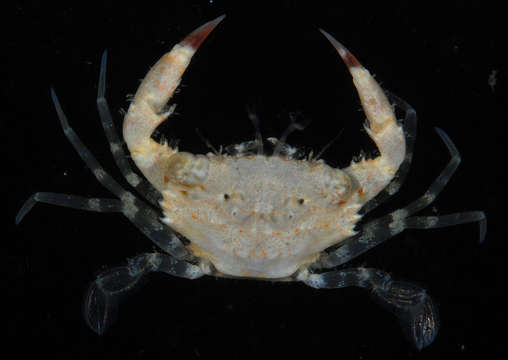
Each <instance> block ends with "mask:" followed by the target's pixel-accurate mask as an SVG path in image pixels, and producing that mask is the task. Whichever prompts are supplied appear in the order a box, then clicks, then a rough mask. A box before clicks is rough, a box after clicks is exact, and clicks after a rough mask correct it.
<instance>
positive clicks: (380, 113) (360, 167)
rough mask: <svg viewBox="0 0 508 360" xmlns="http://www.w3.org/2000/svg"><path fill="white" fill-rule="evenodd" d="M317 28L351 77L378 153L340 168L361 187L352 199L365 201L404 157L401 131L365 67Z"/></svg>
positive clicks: (396, 168) (333, 39)
mask: <svg viewBox="0 0 508 360" xmlns="http://www.w3.org/2000/svg"><path fill="white" fill-rule="evenodd" d="M320 31H321V33H323V35H324V36H325V37H326V38H327V39H328V40H329V41H330V43H331V44H332V45H333V46H334V48H335V49H336V50H337V52H338V53H339V55H340V56H341V58H342V60H344V62H345V64H346V65H347V67H348V69H349V72H350V73H351V76H352V77H353V82H354V84H355V87H356V89H357V91H358V95H359V96H360V101H361V103H362V107H363V111H364V112H365V115H366V116H367V120H368V126H365V130H366V131H367V133H368V134H369V136H370V138H371V139H372V140H373V141H374V142H375V143H376V146H377V148H378V150H379V152H380V154H381V155H380V156H378V157H377V158H375V159H370V160H362V161H360V162H356V163H351V165H350V166H349V167H347V168H346V169H344V170H345V171H346V172H347V173H349V174H350V175H351V176H353V178H354V179H356V181H357V182H358V185H359V190H360V189H361V190H360V191H358V193H357V194H356V195H355V196H354V197H355V199H352V200H353V201H356V202H358V203H366V202H367V201H369V200H370V199H372V198H374V197H375V196H376V195H377V194H378V193H379V192H380V191H381V190H382V189H383V188H385V187H386V186H387V185H388V184H389V183H390V182H391V180H392V179H393V177H394V176H395V174H396V172H397V170H398V169H399V166H400V164H401V163H402V162H403V161H404V157H405V151H406V144H405V139H404V131H403V129H402V127H401V126H400V125H398V124H397V121H396V118H395V114H394V112H393V109H392V107H391V105H390V103H389V102H388V99H387V98H386V96H385V94H384V93H383V90H382V89H381V87H380V86H379V84H378V83H377V82H376V80H374V78H373V77H372V76H371V75H370V73H369V71H368V70H367V69H365V68H364V67H363V66H362V65H361V64H360V62H359V61H358V60H357V59H356V58H355V57H354V56H353V55H352V54H351V53H350V52H349V51H348V50H347V49H346V48H345V47H344V46H343V45H342V44H341V43H339V42H338V41H337V40H336V39H335V38H333V36H331V35H330V34H328V33H327V32H326V31H324V30H320Z"/></svg>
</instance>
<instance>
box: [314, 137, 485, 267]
mask: <svg viewBox="0 0 508 360" xmlns="http://www.w3.org/2000/svg"><path fill="white" fill-rule="evenodd" d="M436 131H437V133H438V135H439V136H440V137H441V139H442V140H443V142H444V143H445V144H446V146H447V148H448V151H449V152H450V155H451V159H450V161H449V162H448V164H447V165H446V167H445V168H444V169H443V171H442V172H441V174H440V175H439V176H438V177H437V178H436V180H434V182H433V183H432V185H431V186H430V187H429V189H428V190H427V191H426V192H425V193H424V194H423V195H422V196H421V197H419V198H418V199H416V200H415V201H413V202H412V203H410V204H409V205H407V206H405V207H403V208H402V209H399V210H395V211H393V212H392V213H390V214H388V215H385V216H383V217H381V218H378V219H375V220H372V221H370V222H368V223H366V224H364V225H362V227H361V232H360V233H359V234H358V235H355V236H353V237H351V238H349V239H347V240H345V241H344V242H343V243H342V245H341V246H340V247H339V248H338V249H336V250H335V251H333V252H331V253H330V254H327V255H324V256H323V257H322V258H321V259H320V260H319V261H320V265H321V266H323V267H326V268H331V267H335V266H338V265H341V264H344V263H346V262H348V261H350V260H351V259H353V258H355V257H357V256H359V255H361V254H363V253H364V252H366V251H368V250H370V249H372V248H373V247H375V246H377V245H379V244H381V243H382V242H384V241H385V240H387V239H389V238H391V237H393V236H395V235H396V234H398V233H400V232H402V231H404V230H405V229H411V228H415V229H424V228H426V229H430V228H438V227H444V226H453V225H458V224H463V223H469V222H478V223H479V225H480V242H483V240H484V239H485V235H486V232H487V219H486V216H485V214H484V213H483V212H482V211H473V212H464V213H456V214H450V215H445V216H429V217H410V216H411V215H413V214H414V213H416V212H417V211H420V210H421V209H423V208H425V207H427V206H428V205H430V204H431V203H432V202H433V201H434V200H435V199H436V197H437V196H438V195H439V193H440V192H441V191H442V190H443V188H444V187H445V185H446V184H447V183H448V181H449V180H450V178H451V177H452V175H453V173H454V172H455V170H456V169H457V167H458V165H459V163H460V154H459V152H458V150H457V148H456V147H455V145H454V144H453V142H452V141H451V139H450V138H449V137H448V135H446V133H445V132H444V131H443V130H441V129H437V128H436Z"/></svg>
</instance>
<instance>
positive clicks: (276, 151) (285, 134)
mask: <svg viewBox="0 0 508 360" xmlns="http://www.w3.org/2000/svg"><path fill="white" fill-rule="evenodd" d="M289 119H290V120H291V124H289V126H288V127H287V128H286V130H284V132H283V133H282V135H281V136H280V139H279V140H278V141H277V145H275V149H273V156H277V155H280V150H281V147H282V145H284V144H285V143H286V139H287V138H288V136H289V135H291V133H292V132H293V131H295V130H300V131H301V130H303V129H305V128H306V127H307V125H309V123H310V120H307V121H305V122H304V123H298V122H296V115H295V114H293V113H289Z"/></svg>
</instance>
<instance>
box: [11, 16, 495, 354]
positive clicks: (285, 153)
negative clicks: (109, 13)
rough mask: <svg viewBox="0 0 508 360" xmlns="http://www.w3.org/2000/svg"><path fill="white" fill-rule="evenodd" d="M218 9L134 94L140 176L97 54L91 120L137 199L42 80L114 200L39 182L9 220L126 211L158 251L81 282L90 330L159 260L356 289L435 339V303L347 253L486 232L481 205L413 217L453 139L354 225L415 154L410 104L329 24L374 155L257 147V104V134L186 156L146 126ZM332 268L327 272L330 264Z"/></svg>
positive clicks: (433, 191)
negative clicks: (57, 209) (400, 202)
mask: <svg viewBox="0 0 508 360" xmlns="http://www.w3.org/2000/svg"><path fill="white" fill-rule="evenodd" d="M223 18H224V16H221V17H218V18H217V19H215V20H212V21H210V22H208V23H206V24H204V25H202V26H201V27H199V28H197V29H196V30H194V31H193V32H192V33H190V34H189V35H188V36H187V37H185V38H184V40H182V41H181V42H180V43H178V44H177V45H175V46H174V47H173V48H172V50H171V51H170V52H169V53H167V54H165V55H164V56H163V57H162V58H161V59H160V60H159V61H158V62H157V63H156V64H155V66H154V67H153V68H152V69H151V70H150V71H149V73H148V74H147V75H146V77H145V78H144V80H143V82H142V83H141V85H140V87H139V89H138V90H137V93H136V95H135V96H134V98H133V100H132V102H131V104H130V107H129V110H128V112H127V114H126V115H125V118H124V122H123V139H124V141H125V143H126V145H127V147H128V150H129V152H130V156H131V158H132V160H133V161H134V163H135V164H136V166H137V168H138V169H139V170H140V171H141V173H142V174H143V175H144V178H142V177H140V176H139V175H137V174H136V173H135V172H134V171H133V170H132V167H131V165H130V162H129V160H128V156H126V154H125V152H124V149H123V144H122V142H121V140H120V139H119V137H118V135H117V133H116V131H115V128H114V125H113V120H112V116H111V114H110V111H109V108H108V105H107V102H106V99H105V81H106V80H105V78H106V73H105V71H106V57H107V56H106V52H105V53H104V55H103V57H102V62H101V71H100V76H99V90H98V98H97V106H98V110H99V114H100V118H101V120H102V124H103V127H104V130H105V133H106V135H107V138H108V141H109V144H110V147H111V152H112V154H113V157H114V159H115V161H116V163H117V165H118V167H119V168H120V170H121V172H122V174H123V175H124V176H125V179H126V180H127V182H128V183H129V184H130V185H131V186H132V187H133V188H134V189H135V190H136V191H137V192H138V193H139V194H140V195H141V196H142V197H143V198H144V199H140V198H139V197H136V196H135V195H134V194H133V193H132V192H130V191H127V190H125V189H124V188H123V187H122V186H121V185H120V184H119V183H118V182H117V181H116V180H114V179H113V178H112V177H111V176H110V175H109V174H108V173H107V172H106V171H105V170H104V169H103V168H102V167H101V165H100V164H99V163H98V162H97V160H96V159H95V157H94V156H93V155H92V153H91V152H90V151H89V150H88V149H87V148H86V147H85V145H84V144H83V143H82V142H81V140H80V139H79V137H78V136H77V134H76V133H75V132H74V131H73V129H72V128H71V127H70V126H69V123H68V120H67V118H66V116H65V114H64V112H63V110H62V108H61V106H60V103H59V101H58V99H57V97H56V94H55V92H54V90H53V89H51V97H52V100H53V102H54V105H55V108H56V112H57V115H58V118H59V120H60V122H61V125H62V127H63V130H64V133H65V136H66V137H67V138H68V139H69V141H70V142H71V143H72V145H73V146H74V148H75V150H76V151H77V153H78V154H79V155H80V157H81V158H82V159H83V161H84V162H85V163H86V165H87V166H88V167H89V168H90V169H91V171H92V172H93V173H94V175H95V177H96V178H97V180H98V181H99V182H100V183H101V184H102V185H104V186H105V187H106V188H107V189H108V190H109V191H111V192H112V193H113V194H114V195H115V196H116V197H117V198H118V199H96V198H93V199H88V198H82V197H78V196H73V195H64V194H58V193H47V192H38V193H36V194H34V195H33V196H32V197H30V198H29V199H28V200H27V201H26V202H25V204H24V205H23V207H22V208H21V210H20V211H19V214H18V216H17V218H16V222H17V223H19V222H20V221H21V219H22V218H23V217H24V216H25V215H26V213H27V212H28V211H29V210H30V209H31V208H32V207H33V206H34V205H35V203H36V202H43V203H49V204H55V205H60V206H67V207H72V208H77V209H83V210H90V211H97V212H121V213H123V214H124V215H125V216H126V217H127V218H128V219H129V220H130V221H131V222H132V223H133V224H134V225H135V226H136V227H137V228H138V229H139V230H140V231H141V232H142V233H144V234H145V235H146V236H147V237H148V238H149V239H150V240H152V242H153V243H154V244H155V245H156V246H157V247H158V248H159V249H160V252H150V253H145V254H141V255H137V256H135V257H134V258H132V259H129V260H128V262H127V264H126V265H124V266H118V267H114V268H112V269H109V270H107V271H105V272H103V273H101V274H100V275H99V276H98V277H97V278H96V279H95V280H94V281H93V282H92V283H91V285H90V286H89V287H88V289H87V291H86V294H85V302H84V316H85V319H86V322H87V324H88V326H89V327H90V328H91V329H92V330H94V331H95V332H97V333H99V334H102V333H103V332H104V331H105V330H106V328H108V326H109V325H110V324H111V323H112V322H113V320H114V318H115V316H116V315H117V300H118V299H119V298H121V297H122V296H123V295H125V294H127V293H128V292H129V291H130V290H132V289H134V288H135V287H136V285H137V284H138V283H139V281H140V279H141V278H142V277H143V276H144V275H146V274H147V273H149V272H163V273H167V274H170V275H173V276H177V277H182V278H187V279H196V278H199V277H201V276H204V275H210V276H217V277H237V278H256V279H265V280H272V281H299V282H303V283H305V284H307V285H309V286H311V287H313V288H334V289H335V288H343V287H349V286H355V287H360V288H365V289H368V290H369V292H370V294H371V295H372V296H373V297H374V298H375V299H376V300H377V301H378V302H380V303H381V304H382V305H384V306H385V307H386V308H388V309H389V310H390V311H392V312H393V313H394V314H395V315H396V316H397V317H398V319H399V320H400V324H401V326H402V329H403V332H404V333H405V335H406V336H407V337H408V338H409V339H410V341H412V342H413V344H414V345H415V346H416V347H417V348H418V349H422V348H423V347H425V346H428V345H429V344H431V343H432V341H433V340H434V338H435V337H436V334H437V332H438V328H439V321H438V312H437V309H436V305H435V303H434V302H433V300H432V298H431V297H430V296H429V295H428V294H427V292H426V291H425V290H424V289H422V288H420V287H419V286H417V285H414V284H412V283H408V282H403V281H397V280H394V279H392V278H391V276H390V275H388V274H387V273H385V272H383V271H381V270H377V269H374V268H365V267H356V268H348V267H347V266H343V265H345V264H347V263H348V262H349V261H350V260H352V259H354V258H356V257H357V256H359V255H361V254H363V253H364V252H366V251H368V250H369V249H372V248H373V247H375V246H377V245H378V244H380V243H382V242H384V241H385V240H387V239H388V238H390V237H393V236H394V235H396V234H398V233H400V232H402V231H403V230H405V229H426V228H437V227H442V226H451V225H456V224H460V223H467V222H479V224H480V239H481V240H483V239H484V237H485V233H486V217H485V214H484V213H483V212H481V211H472V212H462V213H456V214H450V215H445V216H413V215H414V214H415V213H416V212H417V211H419V210H421V209H423V208H424V207H426V206H428V205H429V204H430V203H432V202H433V201H434V199H435V198H436V196H437V195H438V194H439V193H440V192H441V190H442V189H443V187H444V186H445V184H446V183H447V182H448V180H449V179H450V177H451V176H452V174H453V173H454V171H455V169H456V168H457V166H458V165H459V162H460V155H459V153H458V151H457V149H456V148H455V146H454V144H453V143H452V141H451V140H450V138H449V137H448V136H447V135H446V133H445V132H444V131H443V130H441V129H438V128H436V132H437V134H438V135H439V137H440V138H441V139H442V140H443V142H444V143H445V145H446V146H447V148H448V151H449V153H450V156H451V160H450V161H449V163H448V164H447V166H446V167H445V169H444V170H443V171H442V173H441V174H440V175H439V177H438V178H437V179H436V180H435V181H434V183H433V184H432V185H431V186H430V187H429V189H428V190H427V191H426V192H425V193H424V194H423V196H421V197H419V198H418V199H416V200H415V201H413V202H412V203H410V204H409V205H407V206H405V207H403V208H401V209H398V210H396V211H393V212H392V213H390V214H387V215H385V216H382V217H381V218H378V219H375V220H371V221H368V222H365V223H363V225H362V226H358V228H357V223H358V221H359V220H360V218H361V217H362V216H363V215H365V214H366V213H368V212H369V211H371V210H372V209H373V208H375V207H376V206H378V205H379V204H380V203H381V202H382V201H384V200H385V199H386V198H388V197H390V196H392V195H393V194H395V193H396V192H397V191H398V189H399V187H400V186H401V184H402V182H403V180H404V178H405V176H406V174H407V171H408V168H409V164H410V162H411V158H412V151H413V144H414V140H415V134H416V113H415V111H414V109H413V108H412V107H411V106H410V105H408V104H407V103H406V102H404V101H403V100H401V99H400V98H398V97H397V96H395V95H392V94H390V93H387V92H386V93H385V92H383V90H382V89H381V88H380V86H379V85H378V84H377V82H376V81H375V80H374V78H373V77H372V76H371V75H370V74H369V71H367V70H366V69H365V68H364V67H363V66H362V65H361V64H360V63H359V62H358V60H357V59H356V58H355V57H354V56H353V55H352V54H351V53H350V52H349V51H348V50H347V49H346V48H345V47H344V46H343V45H341V44H340V43H339V42H338V41H337V40H335V39H334V38H333V37H332V36H331V35H330V34H328V33H327V32H325V31H324V30H320V31H321V33H322V34H323V35H324V36H325V37H326V38H327V39H328V41H329V42H330V43H331V44H332V45H333V46H334V48H335V49H336V50H337V52H338V53H339V55H340V57H341V58H342V60H343V61H344V62H345V64H346V65H347V67H348V69H349V72H350V73H351V75H352V78H353V81H354V84H355V87H356V89H357V91H358V94H359V96H360V100H361V104H362V107H363V110H364V112H365V114H366V116H367V123H366V124H365V130H366V132H367V134H368V135H369V136H370V138H371V139H372V140H373V141H374V142H375V144H376V146H377V148H378V150H379V156H377V157H375V158H372V159H366V158H363V159H360V160H359V161H353V162H352V163H351V164H350V165H349V166H348V167H346V168H344V169H337V168H332V167H330V166H328V165H327V164H326V163H325V162H324V161H323V160H318V159H317V158H316V157H311V156H307V157H305V156H301V154H300V153H301V152H299V151H298V150H297V149H296V148H293V147H291V146H290V145H288V144H287V143H286V142H285V141H286V135H287V133H286V134H285V135H283V136H282V137H281V139H274V138H269V139H268V140H269V142H270V143H271V145H272V149H273V151H272V152H271V154H266V152H265V150H264V146H263V143H264V141H263V138H262V136H261V133H260V131H259V128H258V127H257V124H256V120H257V119H256V117H255V116H254V115H252V114H251V118H252V119H253V120H254V123H255V125H256V137H255V140H253V141H249V142H244V143H241V144H236V145H230V146H228V147H226V148H225V149H224V150H222V149H221V151H219V152H217V151H215V152H214V153H208V154H206V155H194V154H191V153H188V152H180V151H178V149H177V148H176V147H174V146H171V145H170V144H168V143H167V142H166V141H162V142H160V143H159V142H156V141H155V140H153V139H152V137H151V136H152V134H153V133H154V131H155V130H156V129H157V127H158V126H159V125H160V124H161V123H162V122H163V121H165V120H166V119H167V118H168V117H170V115H171V113H172V112H173V110H174V105H173V106H171V107H168V106H167V103H168V101H169V99H170V98H171V97H172V95H173V93H174V92H175V89H176V88H177V87H178V85H179V83H180V79H181V77H182V75H183V73H184V71H185V69H186V68H187V66H188V65H189V62H190V60H191V58H192V56H193V55H194V53H195V52H196V50H197V49H198V48H199V46H200V45H201V43H202V42H203V41H204V40H205V38H206V37H207V36H208V35H209V34H210V32H211V31H212V30H213V29H214V28H215V27H216V26H217V25H218V24H219V22H220V21H221V20H222V19H223ZM389 100H390V101H392V102H393V103H394V104H395V105H396V106H399V107H400V108H401V109H402V110H403V111H405V118H404V119H403V120H402V121H400V122H399V121H397V119H396V117H395V114H394V110H393V108H392V105H391V104H390V102H389ZM295 127H297V125H295V124H293V128H295ZM290 128H291V127H290ZM267 143H268V142H267ZM299 154H300V155H299ZM339 266H341V267H340V268H339ZM332 268H333V269H335V270H327V269H332Z"/></svg>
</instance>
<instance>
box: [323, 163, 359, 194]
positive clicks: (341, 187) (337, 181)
mask: <svg viewBox="0 0 508 360" xmlns="http://www.w3.org/2000/svg"><path fill="white" fill-rule="evenodd" d="M352 188H353V183H352V181H351V177H350V176H349V175H348V174H347V173H346V172H344V171H342V170H340V169H332V168H330V169H329V170H328V171H327V173H326V175H325V176H323V190H324V191H325V192H326V193H327V194H330V195H331V199H332V202H333V203H338V202H340V201H343V200H347V199H348V198H349V197H350V196H351V193H352Z"/></svg>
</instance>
